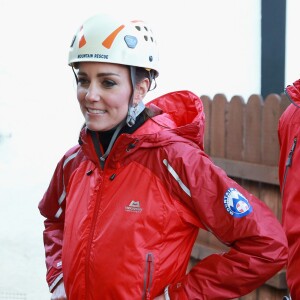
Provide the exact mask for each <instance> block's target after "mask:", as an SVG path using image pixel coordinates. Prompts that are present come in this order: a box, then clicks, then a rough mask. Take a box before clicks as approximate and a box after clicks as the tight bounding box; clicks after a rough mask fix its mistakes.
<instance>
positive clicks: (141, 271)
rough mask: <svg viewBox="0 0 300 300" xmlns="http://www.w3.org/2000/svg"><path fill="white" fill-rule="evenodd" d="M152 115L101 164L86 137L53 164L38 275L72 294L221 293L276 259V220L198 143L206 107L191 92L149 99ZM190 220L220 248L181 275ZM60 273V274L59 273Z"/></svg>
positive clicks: (279, 243) (236, 292) (243, 286)
mask: <svg viewBox="0 0 300 300" xmlns="http://www.w3.org/2000/svg"><path fill="white" fill-rule="evenodd" d="M147 105H148V106H152V107H154V106H155V107H156V110H158V109H160V110H161V114H159V115H157V116H155V117H154V118H153V119H149V120H148V121H146V123H144V124H143V125H142V126H141V127H140V128H139V129H138V130H137V131H135V132H134V133H133V134H122V135H121V136H119V137H118V139H117V140H116V142H115V144H114V146H113V148H112V150H111V152H110V154H109V156H108V158H107V160H106V162H105V166H104V168H103V169H102V168H101V165H100V164H99V159H98V157H97V154H96V151H95V148H94V146H93V142H92V138H91V135H90V134H89V133H88V132H87V131H86V129H83V130H82V132H81V142H80V145H78V146H75V147H74V148H72V149H71V150H69V151H68V152H67V153H66V154H65V156H64V157H63V158H62V160H61V161H60V162H59V163H58V165H57V168H56V170H55V173H54V175H53V178H52V181H51V183H50V186H49V188H48V190H47V191H46V193H45V195H44V197H43V199H42V200H41V202H40V204H39V209H40V212H41V214H42V215H43V216H44V217H46V221H45V231H44V243H45V250H46V263H47V270H48V272H47V281H48V283H49V285H50V287H53V286H54V285H55V284H56V283H57V282H58V280H59V279H60V278H61V277H62V276H63V278H64V284H65V288H66V292H67V295H68V299H70V300H79V299H80V300H82V299H86V300H99V299H101V300H115V299H118V300H120V299H124V300H125V299H126V300H128V299H130V300H135V299H136V300H139V299H153V298H154V297H155V296H157V295H160V294H162V293H163V291H164V288H165V287H166V286H168V285H169V295H170V299H171V300H175V299H176V300H185V299H210V300H213V299H231V298H235V297H239V296H241V295H245V294H247V293H249V292H250V291H251V290H253V289H255V288H257V287H258V286H260V285H262V284H263V283H264V282H265V281H266V280H267V279H269V278H270V277H271V276H273V275H274V274H275V273H276V272H277V271H279V270H280V269H281V268H282V267H283V266H284V265H285V263H286V259H287V241H286V237H285V234H284V231H283V228H282V227H281V225H280V223H279V221H278V220H277V218H276V217H275V216H274V215H273V213H272V212H271V210H270V209H269V208H268V207H267V206H266V205H265V204H264V203H263V202H262V201H260V200H259V199H257V198H255V197H254V196H253V195H251V194H249V193H248V192H247V191H246V190H244V189H243V188H242V187H241V186H239V185H238V184H237V183H236V182H234V181H233V180H231V179H230V178H228V177H227V176H226V174H225V172H224V171H222V170H221V169H220V168H219V167H217V166H215V165H214V164H213V163H212V161H211V160H210V158H209V157H208V156H207V155H206V154H205V153H204V152H203V132H204V113H203V106H202V102H201V100H200V99H199V98H198V97H197V96H196V95H194V94H193V93H191V92H188V91H179V92H173V93H169V94H166V95H164V96H162V97H159V98H157V99H155V100H153V101H152V102H150V103H148V104H147ZM199 228H201V229H204V230H209V231H211V232H213V233H214V234H215V235H216V236H217V237H218V239H220V241H222V242H223V243H224V244H226V245H227V246H229V247H230V251H228V252H227V253H223V254H215V255H211V256H209V257H207V258H205V259H203V260H202V261H201V262H200V263H199V264H197V265H196V266H195V267H194V268H193V269H192V270H191V271H190V272H189V273H188V274H186V269H187V265H188V262H189V259H190V255H191V250H192V247H193V244H194V241H195V239H196V237H197V235H198V231H199ZM62 274H63V275H62Z"/></svg>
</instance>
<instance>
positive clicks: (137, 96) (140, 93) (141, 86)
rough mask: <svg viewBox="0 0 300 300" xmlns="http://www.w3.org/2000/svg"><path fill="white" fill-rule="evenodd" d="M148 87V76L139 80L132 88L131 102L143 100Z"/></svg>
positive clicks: (135, 102)
mask: <svg viewBox="0 0 300 300" xmlns="http://www.w3.org/2000/svg"><path fill="white" fill-rule="evenodd" d="M149 87H150V81H149V79H148V78H144V79H143V80H142V81H141V82H139V83H138V84H137V85H136V86H135V89H134V98H133V103H134V105H137V104H138V103H139V102H140V101H143V99H144V98H145V96H146V94H147V92H148V90H149Z"/></svg>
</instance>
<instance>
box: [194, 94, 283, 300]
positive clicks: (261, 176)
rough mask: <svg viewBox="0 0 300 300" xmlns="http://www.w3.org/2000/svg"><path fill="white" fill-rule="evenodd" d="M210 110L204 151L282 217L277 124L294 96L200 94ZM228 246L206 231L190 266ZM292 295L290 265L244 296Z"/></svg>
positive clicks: (276, 298)
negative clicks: (287, 272)
mask: <svg viewBox="0 0 300 300" xmlns="http://www.w3.org/2000/svg"><path fill="white" fill-rule="evenodd" d="M201 99H202V102H203V104H204V111H205V120H206V121H205V126H206V128H205V140H204V145H205V151H206V153H208V154H209V155H210V157H211V158H212V160H213V161H214V162H215V164H216V165H218V166H220V167H221V168H222V169H224V170H225V171H226V173H227V174H228V176H230V177H232V178H233V179H234V180H235V181H237V182H238V183H239V184H240V185H242V186H243V187H245V188H246V189H247V190H248V191H250V192H251V193H252V194H254V195H255V196H257V197H258V198H260V199H261V200H262V201H264V202H265V203H266V204H267V205H268V206H269V207H270V208H271V210H272V211H273V212H274V214H275V215H276V216H277V218H278V219H279V220H281V212H282V211H281V196H280V191H279V182H278V167H277V166H278V159H279V144H278V135H277V127H278V120H279V117H280V116H281V114H282V112H283V111H284V110H285V108H286V107H287V106H288V105H289V100H288V99H287V97H286V96H285V95H284V94H282V95H278V94H270V95H268V96H267V97H266V98H265V99H263V98H262V97H261V96H260V95H252V96H250V97H249V99H248V101H247V102H245V101H244V99H243V98H242V97H239V96H234V97H232V99H230V101H228V99H227V98H226V97H225V95H223V94H217V95H215V96H214V97H213V99H210V98H209V97H208V96H205V95H204V96H201ZM224 250H227V249H226V247H225V246H224V245H223V244H221V243H220V242H219V241H218V240H217V239H216V238H215V237H214V236H213V235H212V234H211V233H209V232H206V231H203V230H201V232H200V233H199V235H198V238H197V241H196V243H195V245H194V248H193V251H192V256H191V261H190V266H192V265H193V264H195V263H196V262H197V261H199V260H201V259H203V258H204V257H206V256H207V255H209V254H212V253H219V252H222V251H224ZM284 295H287V285H286V278H285V269H283V270H281V271H280V272H278V274H276V275H275V276H274V277H273V278H271V279H270V280H268V281H267V282H266V283H265V284H264V285H263V286H261V287H259V288H258V289H257V290H255V291H253V292H252V293H250V294H249V295H246V296H243V297H241V298H239V299H241V300H257V299H258V300H267V299H270V300H282V298H283V296H284Z"/></svg>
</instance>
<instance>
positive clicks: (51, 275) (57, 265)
mask: <svg viewBox="0 0 300 300" xmlns="http://www.w3.org/2000/svg"><path fill="white" fill-rule="evenodd" d="M74 150H76V149H72V151H71V150H70V152H69V153H67V154H66V155H65V156H64V157H63V158H62V159H61V160H60V161H59V163H58V164H57V166H56V169H55V171H54V174H53V176H52V179H51V182H50V184H49V187H48V189H47V190H46V192H45V194H44V196H43V198H42V199H41V201H40V203H39V205H38V208H39V210H40V213H41V215H42V216H44V217H45V221H44V225H45V229H44V233H43V240H44V247H45V256H46V268H47V275H46V280H47V283H48V285H49V289H50V292H52V291H53V289H54V288H55V286H56V285H57V284H58V283H59V282H60V280H61V279H62V277H63V274H62V245H63V233H64V217H65V212H64V210H65V198H66V186H67V182H68V179H69V177H70V175H71V173H72V169H73V166H72V163H70V161H71V160H72V159H73V158H74V157H75V156H76V154H77V152H74Z"/></svg>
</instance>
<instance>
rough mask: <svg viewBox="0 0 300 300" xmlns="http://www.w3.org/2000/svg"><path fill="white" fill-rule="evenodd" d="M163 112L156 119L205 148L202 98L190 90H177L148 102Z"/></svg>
mask: <svg viewBox="0 0 300 300" xmlns="http://www.w3.org/2000/svg"><path fill="white" fill-rule="evenodd" d="M146 106H147V107H149V108H151V109H152V110H153V109H154V110H158V109H159V110H160V111H162V114H160V115H158V116H156V117H155V118H154V120H155V121H156V122H157V123H159V124H160V125H163V126H164V127H167V128H169V129H170V130H171V131H173V132H174V133H175V134H176V135H178V136H179V137H184V138H185V139H188V140H190V141H192V142H193V143H196V144H197V145H198V146H199V147H200V148H201V149H202V150H203V147H204V145H203V141H204V128H205V115H204V111H203V103H202V101H201V99H200V98H199V97H198V96H197V95H195V94H194V93H192V92H190V91H186V90H183V91H176V92H171V93H168V94H165V95H163V96H160V97H158V98H156V99H154V100H152V101H150V102H148V103H147V104H146Z"/></svg>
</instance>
